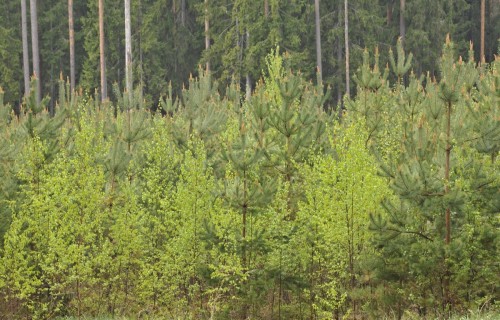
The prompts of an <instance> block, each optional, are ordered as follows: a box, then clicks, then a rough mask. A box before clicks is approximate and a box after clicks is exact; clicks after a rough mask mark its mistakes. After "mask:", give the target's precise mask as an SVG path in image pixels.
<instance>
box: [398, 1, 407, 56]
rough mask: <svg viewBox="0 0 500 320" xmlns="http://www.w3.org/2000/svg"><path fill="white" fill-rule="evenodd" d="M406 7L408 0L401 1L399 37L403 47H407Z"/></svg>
mask: <svg viewBox="0 0 500 320" xmlns="http://www.w3.org/2000/svg"><path fill="white" fill-rule="evenodd" d="M405 7H406V0H400V1H399V36H400V37H401V45H402V46H403V48H404V46H405V38H406V22H405Z"/></svg>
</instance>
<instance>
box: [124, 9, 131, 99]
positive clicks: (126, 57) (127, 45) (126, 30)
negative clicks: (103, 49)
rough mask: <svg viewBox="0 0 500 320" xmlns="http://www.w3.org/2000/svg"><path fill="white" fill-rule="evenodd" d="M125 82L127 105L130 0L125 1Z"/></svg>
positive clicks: (129, 66)
mask: <svg viewBox="0 0 500 320" xmlns="http://www.w3.org/2000/svg"><path fill="white" fill-rule="evenodd" d="M124 3H125V82H126V91H127V93H128V96H129V103H131V102H132V93H133V73H132V35H131V30H130V0H125V2H124Z"/></svg>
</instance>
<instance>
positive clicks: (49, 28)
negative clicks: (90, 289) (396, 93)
mask: <svg viewBox="0 0 500 320" xmlns="http://www.w3.org/2000/svg"><path fill="white" fill-rule="evenodd" d="M100 5H101V6H102V10H101V11H102V41H101V42H102V48H101V43H100V35H101V32H100V28H99V6H100ZM315 5H317V10H315ZM124 7H125V8H127V7H128V8H129V10H124ZM22 8H24V10H21V9H22ZM481 8H484V10H481ZM23 12H25V15H24V16H25V19H22V17H23V15H22V13H23ZM126 12H128V14H125V13H126ZM481 12H483V14H481ZM126 16H129V17H130V19H125V17H126ZM481 17H483V18H481ZM482 25H484V27H483V28H481V26H482ZM23 26H25V28H24V29H25V30H24V32H23ZM69 29H71V30H72V31H71V32H70V31H69ZM126 30H129V32H126ZM481 30H484V32H483V33H482V32H481ZM70 34H71V36H70ZM446 34H450V36H451V38H452V39H453V41H454V42H455V47H456V50H457V54H459V55H462V56H464V55H466V53H467V51H468V49H469V41H472V42H473V43H474V44H475V48H476V51H475V58H476V61H479V60H480V55H483V56H484V58H485V60H486V61H488V62H489V61H492V60H493V59H494V54H495V53H496V52H497V48H498V39H499V35H500V0H432V1H429V0H411V1H407V0H356V1H353V0H347V1H346V0H330V1H319V0H316V1H313V0H309V1H306V0H290V1H277V0H259V1H248V0H238V1H227V0H204V1H202V0H126V1H125V0H106V1H103V0H100V1H97V0H96V1H74V0H68V1H57V0H44V1H38V0H29V1H28V0H22V1H19V0H2V1H1V3H0V85H1V86H2V87H3V89H4V91H5V96H4V100H5V101H6V102H8V103H10V104H11V105H13V106H15V107H18V106H19V105H20V104H21V103H22V98H23V95H24V94H27V92H28V91H29V79H30V76H32V75H33V74H36V75H37V77H38V78H40V80H41V81H40V87H41V97H45V96H49V97H50V100H49V107H50V108H51V109H52V108H54V107H55V103H56V101H57V100H58V99H59V98H58V94H59V93H58V81H59V78H60V76H61V75H62V77H63V78H64V79H68V78H70V80H71V81H70V82H71V84H72V87H73V88H75V89H76V90H80V89H81V90H83V92H84V93H87V94H89V95H94V94H95V93H98V94H99V96H100V97H101V98H108V97H109V98H110V99H111V101H117V99H118V97H117V95H116V93H115V90H113V89H112V88H113V86H115V85H116V86H118V88H119V91H120V92H121V91H125V90H127V91H131V90H132V89H131V88H132V87H140V88H141V93H142V96H143V98H144V99H145V101H146V104H147V106H148V107H150V108H156V107H157V105H158V101H159V99H160V98H161V97H165V96H166V95H167V94H168V85H169V83H171V84H172V90H173V94H174V95H175V96H179V95H180V93H181V90H182V87H183V85H185V84H187V82H188V79H189V76H190V74H193V75H199V73H198V66H199V65H202V66H203V68H206V67H208V68H209V69H210V70H211V74H212V77H213V78H214V79H216V80H218V81H219V83H221V86H222V87H225V86H226V85H228V84H230V83H236V84H239V85H240V87H241V88H245V87H246V86H248V89H250V90H252V89H254V87H255V86H256V84H257V82H258V81H259V79H260V76H261V73H262V71H263V70H264V69H265V61H264V60H265V57H266V55H267V54H268V53H269V52H270V51H271V50H272V49H273V48H275V46H280V47H281V48H282V51H286V52H288V53H289V55H290V57H289V59H288V63H289V67H290V69H292V70H294V71H295V72H298V71H301V72H302V74H303V75H304V77H306V78H307V79H314V80H316V70H317V67H319V68H320V69H321V75H322V79H323V82H324V83H325V84H327V85H329V86H330V87H331V88H332V94H331V96H330V99H329V101H328V102H327V103H328V105H329V106H336V105H337V104H339V103H340V102H341V100H342V97H343V95H344V94H345V93H348V94H349V95H350V93H351V92H350V91H353V93H355V90H356V84H355V83H354V82H353V80H352V79H346V67H347V66H348V67H349V70H347V71H348V72H347V74H352V73H354V72H355V71H356V70H357V69H358V68H359V67H360V66H361V64H362V56H363V50H364V48H371V49H373V48H375V47H376V46H377V47H378V48H379V49H380V50H381V51H382V52H387V51H388V50H389V48H391V47H394V45H395V43H396V41H397V39H398V38H399V37H401V38H402V39H403V43H404V48H405V49H406V50H407V51H408V52H412V53H413V56H414V59H413V62H412V69H413V70H414V72H415V73H416V74H417V75H420V74H424V75H425V73H426V72H428V71H429V72H430V73H431V76H438V60H439V56H440V55H441V48H442V44H443V43H444V40H445V36H446ZM482 34H483V37H482V36H481V35H482ZM23 38H24V39H25V40H24V44H23ZM482 38H484V41H481V39H482ZM127 39H129V40H127ZM483 43H484V45H481V44H483ZM481 47H484V49H483V50H482V51H481ZM23 48H24V49H23ZM71 48H72V49H71ZM318 49H319V50H318ZM126 52H127V53H126ZM23 54H24V55H23ZM101 54H102V55H103V59H102V60H103V61H102V64H103V70H104V78H103V80H104V81H103V83H101V80H100V74H101V72H100V69H101V68H100V65H101V59H100V55H101ZM346 54H347V55H348V57H347V59H346ZM126 57H128V58H126ZM127 59H128V60H127ZM381 59H382V60H381V61H380V64H381V65H383V66H384V65H385V64H386V63H387V62H388V60H387V59H388V57H387V55H385V54H384V55H382V56H381ZM126 60H127V61H129V62H128V63H126ZM346 60H347V61H348V63H347V64H346ZM23 61H24V62H23ZM127 65H129V69H128V70H130V72H127V71H126V70H127ZM23 71H24V76H23ZM127 73H129V74H130V75H131V77H130V78H131V79H130V81H129V84H128V85H127V83H126V76H127ZM351 77H352V76H351ZM391 77H392V75H391ZM23 83H24V85H23ZM346 83H347V84H348V85H347V86H346ZM101 87H104V88H105V90H101ZM103 91H104V92H103Z"/></svg>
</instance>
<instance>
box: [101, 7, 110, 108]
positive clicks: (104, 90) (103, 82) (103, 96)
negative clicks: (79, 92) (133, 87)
mask: <svg viewBox="0 0 500 320" xmlns="http://www.w3.org/2000/svg"><path fill="white" fill-rule="evenodd" d="M99 57H100V68H101V102H104V101H105V100H106V99H107V98H108V88H107V84H106V61H105V60H104V0H99Z"/></svg>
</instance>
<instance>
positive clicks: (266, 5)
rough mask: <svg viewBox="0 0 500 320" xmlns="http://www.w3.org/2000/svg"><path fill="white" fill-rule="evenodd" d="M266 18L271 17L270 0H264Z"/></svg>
mask: <svg viewBox="0 0 500 320" xmlns="http://www.w3.org/2000/svg"><path fill="white" fill-rule="evenodd" d="M264 17H266V18H267V17H269V0H264Z"/></svg>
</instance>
